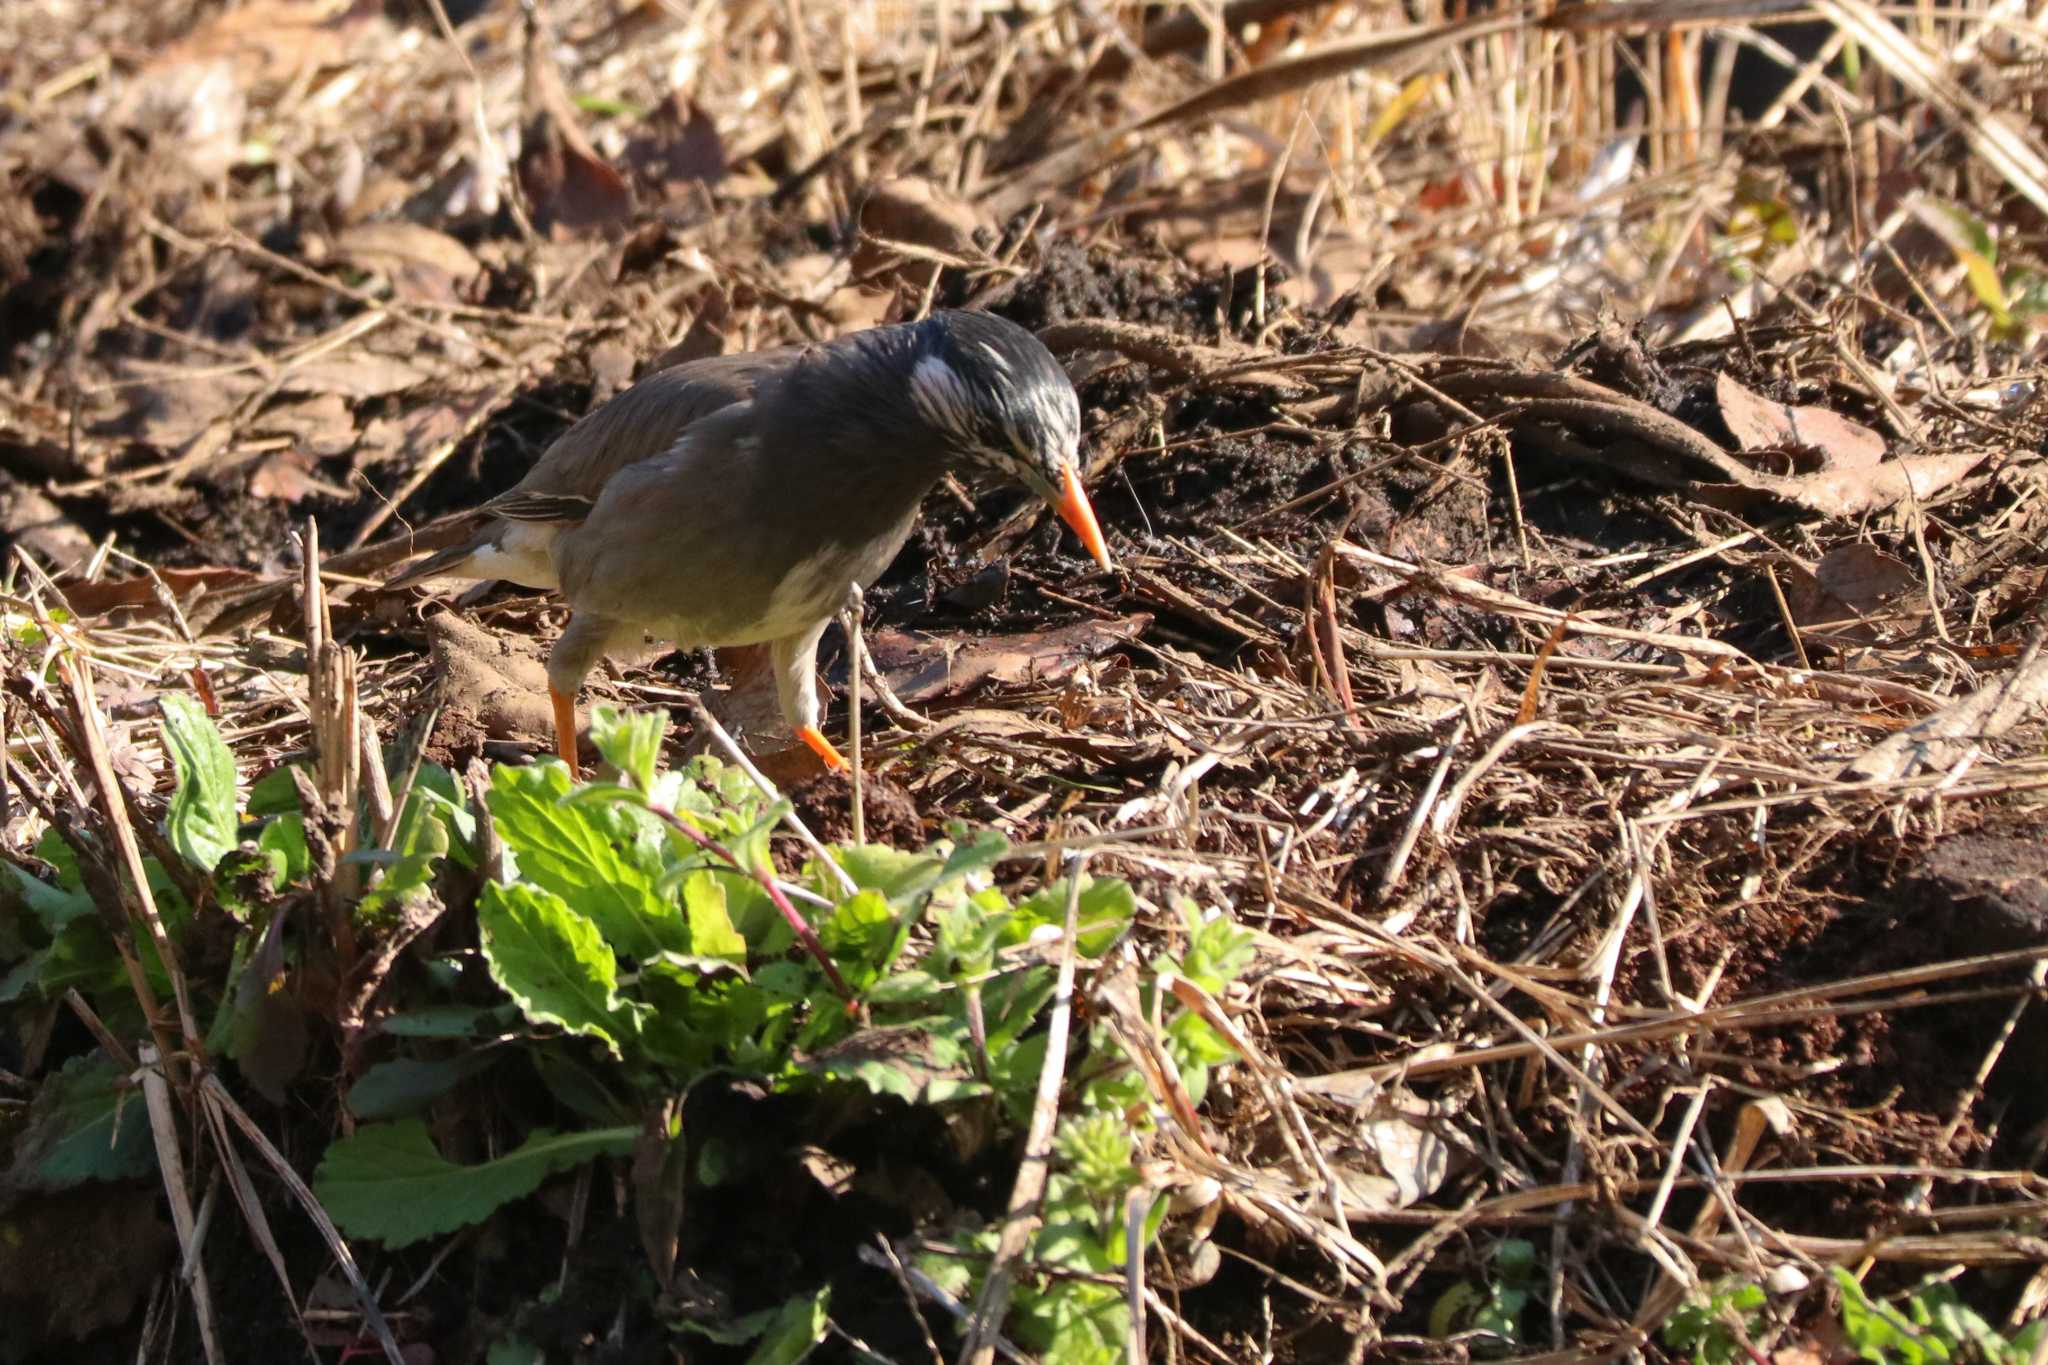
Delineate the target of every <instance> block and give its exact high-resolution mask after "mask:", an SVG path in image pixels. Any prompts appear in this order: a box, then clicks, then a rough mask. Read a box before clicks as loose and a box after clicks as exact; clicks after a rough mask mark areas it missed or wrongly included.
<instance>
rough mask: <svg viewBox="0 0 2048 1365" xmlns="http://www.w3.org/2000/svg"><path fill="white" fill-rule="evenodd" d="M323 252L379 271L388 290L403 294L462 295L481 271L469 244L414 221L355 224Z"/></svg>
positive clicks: (442, 299) (453, 297) (438, 297)
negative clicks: (388, 281) (387, 284)
mask: <svg viewBox="0 0 2048 1365" xmlns="http://www.w3.org/2000/svg"><path fill="white" fill-rule="evenodd" d="M328 254H329V255H331V256H332V257H333V258H334V259H336V260H339V261H344V262H346V263H348V264H349V265H352V266H355V267H356V268H357V269H359V270H367V271H370V272H372V273H374V274H378V275H382V276H384V277H385V278H386V279H388V280H390V281H391V288H392V292H393V293H395V294H397V295H398V297H400V298H406V299H426V300H431V301H434V302H443V303H445V302H449V301H452V300H456V299H467V298H469V297H471V293H472V289H473V287H474V286H475V284H476V283H477V281H478V280H479V279H480V278H481V277H482V276H483V273H484V267H483V262H481V261H479V260H478V259H477V258H476V257H475V256H474V255H473V254H471V252H470V249H469V248H468V247H466V246H464V245H463V244H462V243H460V242H458V241H456V240H455V239H454V238H453V237H450V236H449V235H448V234H447V233H445V232H436V231H435V230H434V229H433V228H430V227H425V226H422V225H421V224H419V223H407V222H386V223H358V224H357V225H356V226H354V227H351V228H346V229H344V230H343V231H342V232H341V234H340V235H339V236H337V237H336V238H335V239H334V241H333V243H332V244H331V245H330V246H329V247H328ZM317 263H318V262H317V261H316V264H317Z"/></svg>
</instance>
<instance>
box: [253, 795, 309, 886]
mask: <svg viewBox="0 0 2048 1365" xmlns="http://www.w3.org/2000/svg"><path fill="white" fill-rule="evenodd" d="M256 847H257V848H258V849H260V850H262V851H263V853H264V854H265V855H266V856H268V857H269V858H270V865H271V868H272V870H273V871H275V872H276V873H277V884H278V886H280V887H285V886H290V885H291V884H292V883H293V882H298V881H304V880H305V879H306V877H307V875H308V874H309V873H310V872H311V870H312V867H313V858H312V855H311V854H310V853H308V852H307V850H306V817H305V816H303V815H301V814H299V813H298V812H297V811H287V812H286V813H285V814H283V815H280V816H278V817H277V818H276V819H274V820H272V821H271V822H270V823H269V824H267V825H265V826H264V827H263V832H262V833H261V834H258V835H257V836H256Z"/></svg>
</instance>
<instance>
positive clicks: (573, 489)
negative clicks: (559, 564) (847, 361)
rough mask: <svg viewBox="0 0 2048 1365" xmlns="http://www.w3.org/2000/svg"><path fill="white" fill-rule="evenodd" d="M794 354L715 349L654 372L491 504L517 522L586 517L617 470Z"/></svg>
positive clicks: (738, 397)
mask: <svg viewBox="0 0 2048 1365" xmlns="http://www.w3.org/2000/svg"><path fill="white" fill-rule="evenodd" d="M795 354H796V353H795V352H794V351H793V350H791V349H788V348H780V349H776V350H771V351H751V352H747V353H745V354H742V355H721V356H709V357H706V358H705V359H702V360H693V361H690V362H688V363H687V364H683V365H677V366H674V367H673V368H670V369H666V370H659V371H656V372H655V373H653V374H650V375H648V376H647V377H646V378H644V379H642V380H641V381H640V382H639V383H637V384H635V385H633V387H631V388H629V389H627V390H626V391H625V392H624V393H621V394H620V395H619V396H618V397H616V398H614V399H612V400H611V401H610V402H609V403H606V404H605V405H604V406H603V407H601V408H599V409H598V410H597V411H595V412H593V413H591V414H589V415H588V416H586V417H584V418H583V420H582V421H580V422H578V423H576V425H575V426H573V427H570V428H569V429H568V430H567V431H565V432H563V433H562V435H561V436H560V438H558V439H557V440H556V441H555V443H554V444H553V445H551V446H549V447H548V450H547V453H546V454H545V455H543V456H541V457H540V460H539V462H538V463H536V464H535V465H534V467H533V468H532V469H530V470H528V471H527V474H526V477H525V478H523V479H521V480H520V481H519V483H518V484H517V485H516V486H515V487H513V488H511V489H510V490H508V491H507V492H505V493H503V494H501V495H499V496H498V497H497V498H495V499H493V500H492V501H491V502H489V503H487V504H485V507H486V510H488V511H490V512H491V513H492V514H494V515H496V516H500V517H504V518H507V519H508V520H516V521H581V520H582V519H583V518H584V517H585V516H586V515H588V514H589V511H590V508H591V506H592V505H593V504H594V503H595V502H596V501H597V498H598V495H599V494H601V493H602V492H603V491H604V486H605V485H606V484H607V483H609V482H610V481H611V479H612V476H613V475H615V474H617V473H618V472H619V471H620V470H622V469H626V468H629V467H630V466H632V465H636V464H639V463H640V462H641V461H642V460H650V459H653V458H654V457H655V456H657V455H660V454H662V453H663V452H665V451H667V450H668V449H670V448H671V447H672V446H674V445H675V443H676V441H677V440H678V439H679V438H680V437H681V436H682V434H683V433H684V432H685V431H687V430H689V428H690V427H691V426H692V425H693V424H695V423H697V422H700V421H702V420H703V419H704V418H706V417H708V416H710V415H711V414H712V413H714V412H717V411H718V410H719V409H721V408H724V407H729V406H730V405H732V404H734V403H743V402H745V401H746V400H747V399H749V398H751V397H752V396H753V393H754V388H755V386H756V385H757V384H759V383H760V382H761V381H762V380H763V379H764V378H766V377H767V376H769V375H770V374H773V373H774V372H776V371H777V370H779V369H781V368H782V367H784V366H786V365H787V364H788V363H789V361H790V359H791V358H792V357H793V356H794V355H795Z"/></svg>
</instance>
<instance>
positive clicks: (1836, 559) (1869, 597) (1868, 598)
mask: <svg viewBox="0 0 2048 1365" xmlns="http://www.w3.org/2000/svg"><path fill="white" fill-rule="evenodd" d="M1813 576H1814V577H1815V578H1816V579H1818V580H1819V581H1820V585H1821V587H1823V588H1825V589H1827V591H1828V592H1829V593H1830V594H1832V595H1833V596H1834V597H1836V598H1837V599H1839V600H1841V601H1843V602H1846V603H1847V604H1848V605H1850V606H1851V607H1854V608H1855V609H1856V610H1857V611H1859V612H1862V613H1864V614H1865V615H1875V614H1876V613H1878V612H1880V611H1883V610H1884V609H1885V608H1886V607H1888V606H1891V605H1892V604H1893V603H1894V602H1896V600H1897V599H1898V598H1900V597H1903V596H1904V595H1905V594H1906V593H1908V592H1910V591H1912V590H1913V589H1914V588H1916V587H1918V586H1919V584H1920V575H1919V574H1917V573H1915V572H1913V569H1912V566H1911V565H1909V564H1907V563H1906V561H1905V560H1903V559H1900V558H1898V557H1897V556H1895V555H1888V554H1886V553H1885V552H1884V551H1883V550H1880V549H1878V548H1877V547H1876V546H1875V545H1866V544H1864V543H1863V542H1862V541H1851V542H1850V543H1848V544H1847V545H1837V546H1836V547H1835V548H1834V549H1832V550H1829V551H1828V552H1827V553H1826V554H1825V555H1822V556H1821V561H1820V563H1818V564H1816V565H1815V566H1814V569H1813Z"/></svg>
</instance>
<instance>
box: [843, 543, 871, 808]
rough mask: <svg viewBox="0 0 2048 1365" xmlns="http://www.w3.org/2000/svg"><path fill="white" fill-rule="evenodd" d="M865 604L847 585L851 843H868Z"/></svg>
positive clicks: (856, 588)
mask: <svg viewBox="0 0 2048 1365" xmlns="http://www.w3.org/2000/svg"><path fill="white" fill-rule="evenodd" d="M865 605H866V602H865V599H864V596H863V594H862V593H861V590H860V584H858V583H854V584H851V585H849V586H848V588H847V591H846V658H847V662H848V665H849V667H848V668H847V670H846V674H847V680H846V693H847V696H846V743H847V747H849V748H851V749H852V750H853V842H854V843H856V844H864V843H866V842H867V841H868V823H867V810H866V804H867V803H866V801H865V800H864V799H863V793H862V788H863V786H864V783H863V780H862V779H863V778H864V776H865V772H864V770H863V763H862V756H861V743H860V740H861V734H860V704H861V695H860V693H861V686H860V684H861V677H860V672H861V670H860V656H861V622H862V617H863V615H864V611H863V608H864V607H865Z"/></svg>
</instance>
